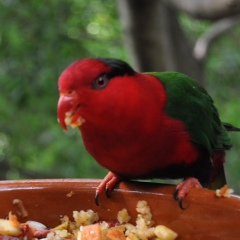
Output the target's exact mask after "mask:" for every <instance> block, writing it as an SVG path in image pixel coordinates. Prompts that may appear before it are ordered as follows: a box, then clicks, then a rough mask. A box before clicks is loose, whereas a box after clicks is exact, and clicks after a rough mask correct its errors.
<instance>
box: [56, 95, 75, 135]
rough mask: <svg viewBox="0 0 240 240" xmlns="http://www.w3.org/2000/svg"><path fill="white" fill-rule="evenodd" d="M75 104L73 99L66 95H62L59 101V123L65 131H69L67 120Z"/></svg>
mask: <svg viewBox="0 0 240 240" xmlns="http://www.w3.org/2000/svg"><path fill="white" fill-rule="evenodd" d="M74 102H75V99H74V98H73V97H69V96H65V95H60V97H59V100H58V122H59V124H60V125H61V127H62V128H63V129H64V130H65V131H68V129H67V125H66V122H65V119H66V117H67V114H68V113H69V112H71V111H72V109H73V107H74Z"/></svg>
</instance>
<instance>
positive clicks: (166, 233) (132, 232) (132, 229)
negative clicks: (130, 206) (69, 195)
mask: <svg viewBox="0 0 240 240" xmlns="http://www.w3.org/2000/svg"><path fill="white" fill-rule="evenodd" d="M136 211H137V219H136V224H135V225H134V224H131V223H130V222H129V220H130V219H131V216H129V214H128V211H127V209H125V208H124V209H122V210H121V211H119V212H118V214H117V216H116V221H104V220H100V219H99V216H98V214H97V213H96V212H94V211H92V210H87V211H83V210H81V211H73V219H74V220H73V221H71V220H70V218H69V217H68V216H64V217H62V218H61V219H60V221H61V222H60V224H59V225H58V226H56V227H55V228H51V229H48V228H47V227H46V226H45V225H43V224H42V223H39V222H35V221H27V222H25V223H20V222H19V221H18V220H17V217H16V216H15V215H14V214H12V213H11V212H10V213H9V218H8V219H0V239H1V240H23V239H27V240H38V239H44V240H60V239H61V240H64V239H66V240H67V239H71V240H140V239H144V240H148V239H149V240H174V239H176V238H177V236H178V234H177V233H176V232H174V231H173V230H171V229H170V228H168V227H166V226H164V225H157V226H154V221H153V219H152V213H151V210H150V208H149V206H148V204H147V202H146V201H144V200H142V201H138V203H137V206H136Z"/></svg>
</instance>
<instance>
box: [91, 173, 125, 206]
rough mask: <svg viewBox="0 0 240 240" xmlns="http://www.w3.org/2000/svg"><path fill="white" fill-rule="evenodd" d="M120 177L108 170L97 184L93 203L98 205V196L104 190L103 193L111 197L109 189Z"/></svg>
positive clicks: (110, 189) (111, 188)
mask: <svg viewBox="0 0 240 240" xmlns="http://www.w3.org/2000/svg"><path fill="white" fill-rule="evenodd" d="M120 180H121V179H120V178H119V177H118V176H117V175H115V174H114V173H112V172H109V173H108V174H107V175H106V177H105V178H104V179H103V180H102V182H101V183H100V184H99V185H98V187H97V189H96V194H95V204H96V205H97V206H100V203H99V196H100V195H101V194H102V193H103V192H104V191H105V195H106V197H107V198H110V197H111V191H112V190H113V188H114V186H115V185H116V183H117V182H119V181H120Z"/></svg>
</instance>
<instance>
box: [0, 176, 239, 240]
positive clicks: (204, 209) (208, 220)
mask: <svg viewBox="0 0 240 240" xmlns="http://www.w3.org/2000/svg"><path fill="white" fill-rule="evenodd" d="M99 182H100V181H99V180H87V179H85V180H78V179H71V180H70V179H59V180H52V179H50V180H20V181H1V182H0V199H1V201H0V218H5V217H6V216H7V215H8V213H9V211H12V212H13V213H15V214H16V215H18V219H19V220H20V221H23V222H25V221H27V220H35V221H39V222H41V223H43V224H45V225H46V226H48V227H55V226H57V225H58V224H59V223H60V222H59V219H60V217H61V216H63V215H68V216H70V217H71V216H72V211H73V210H78V211H79V210H87V209H92V210H94V211H96V212H98V214H99V216H100V219H103V220H115V219H116V216H117V212H118V211H119V210H121V209H122V208H127V209H128V212H129V214H130V215H131V216H132V222H134V221H135V218H136V211H135V206H136V203H137V201H138V200H146V201H147V202H148V204H149V206H150V207H151V210H152V213H153V219H154V220H155V222H156V224H163V225H166V226H167V227H169V228H171V229H172V230H174V231H175V232H177V233H178V234H179V237H178V238H177V239H178V240H195V239H196V240H208V239H211V240H233V239H234V240H235V239H240V197H238V196H234V195H233V196H232V197H230V198H219V197H216V195H215V191H211V190H206V189H193V190H192V191H191V192H190V193H189V194H188V195H187V197H186V199H185V200H184V206H185V207H186V209H185V210H182V209H180V208H179V206H178V203H177V201H176V200H174V199H173V192H174V190H175V186H170V185H160V184H149V183H132V182H121V183H120V184H119V185H118V186H117V187H116V189H115V190H114V191H113V192H112V194H111V198H110V199H108V198H106V197H105V196H104V195H103V196H100V198H99V201H100V204H101V206H96V205H95V203H94V195H95V189H96V186H97V185H98V184H99ZM14 199H20V200H21V201H22V203H23V206H24V207H25V209H26V211H27V212H28V217H24V218H21V216H19V213H21V211H19V208H18V206H17V205H14V204H13V200H14Z"/></svg>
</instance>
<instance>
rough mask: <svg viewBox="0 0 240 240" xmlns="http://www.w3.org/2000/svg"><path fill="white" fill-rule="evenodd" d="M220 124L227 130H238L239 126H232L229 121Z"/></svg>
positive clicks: (239, 130) (239, 129)
mask: <svg viewBox="0 0 240 240" xmlns="http://www.w3.org/2000/svg"><path fill="white" fill-rule="evenodd" d="M222 124H223V126H224V127H225V129H226V130H227V131H228V132H240V128H237V127H234V126H233V125H232V124H230V123H225V122H223V123H222Z"/></svg>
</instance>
